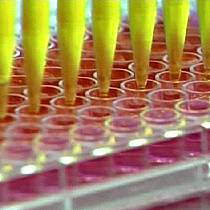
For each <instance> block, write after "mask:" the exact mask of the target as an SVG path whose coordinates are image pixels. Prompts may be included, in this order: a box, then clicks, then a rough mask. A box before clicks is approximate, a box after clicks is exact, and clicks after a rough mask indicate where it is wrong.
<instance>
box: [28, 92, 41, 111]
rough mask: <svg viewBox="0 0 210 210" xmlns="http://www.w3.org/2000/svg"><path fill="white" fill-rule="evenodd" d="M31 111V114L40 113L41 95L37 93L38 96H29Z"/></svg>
mask: <svg viewBox="0 0 210 210" xmlns="http://www.w3.org/2000/svg"><path fill="white" fill-rule="evenodd" d="M28 97H29V109H30V112H31V113H38V112H39V109H40V93H39V91H37V92H36V95H34V94H33V95H31V94H29V96H28Z"/></svg>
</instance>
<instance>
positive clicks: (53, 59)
mask: <svg viewBox="0 0 210 210" xmlns="http://www.w3.org/2000/svg"><path fill="white" fill-rule="evenodd" d="M46 65H47V66H60V60H59V48H54V49H51V50H49V51H48V57H47V59H46Z"/></svg>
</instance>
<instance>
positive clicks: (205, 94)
mask: <svg viewBox="0 0 210 210" xmlns="http://www.w3.org/2000/svg"><path fill="white" fill-rule="evenodd" d="M183 90H184V91H185V92H186V93H187V97H188V99H202V100H209V96H210V83H209V82H208V81H193V82H189V83H187V84H185V85H184V86H183Z"/></svg>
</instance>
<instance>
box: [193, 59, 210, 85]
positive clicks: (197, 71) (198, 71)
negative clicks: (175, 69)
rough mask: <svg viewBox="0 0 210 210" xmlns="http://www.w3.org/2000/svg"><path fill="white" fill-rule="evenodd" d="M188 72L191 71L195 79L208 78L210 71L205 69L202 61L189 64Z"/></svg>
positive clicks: (207, 79) (209, 77)
mask: <svg viewBox="0 0 210 210" xmlns="http://www.w3.org/2000/svg"><path fill="white" fill-rule="evenodd" d="M190 72H192V73H193V74H194V75H195V77H196V80H204V81H209V80H210V73H209V72H208V71H205V69H204V65H203V63H198V64H195V65H193V66H191V67H190Z"/></svg>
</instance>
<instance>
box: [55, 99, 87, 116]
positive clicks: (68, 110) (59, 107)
mask: <svg viewBox="0 0 210 210" xmlns="http://www.w3.org/2000/svg"><path fill="white" fill-rule="evenodd" d="M89 103H90V102H89V100H88V99H86V98H84V97H82V96H77V97H76V100H75V103H74V104H73V105H68V104H66V103H65V98H64V97H63V96H61V97H57V98H54V99H53V100H52V101H51V105H52V106H53V107H54V108H55V110H56V113H57V114H76V112H77V111H78V110H79V109H81V108H83V107H85V106H88V105H89Z"/></svg>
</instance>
